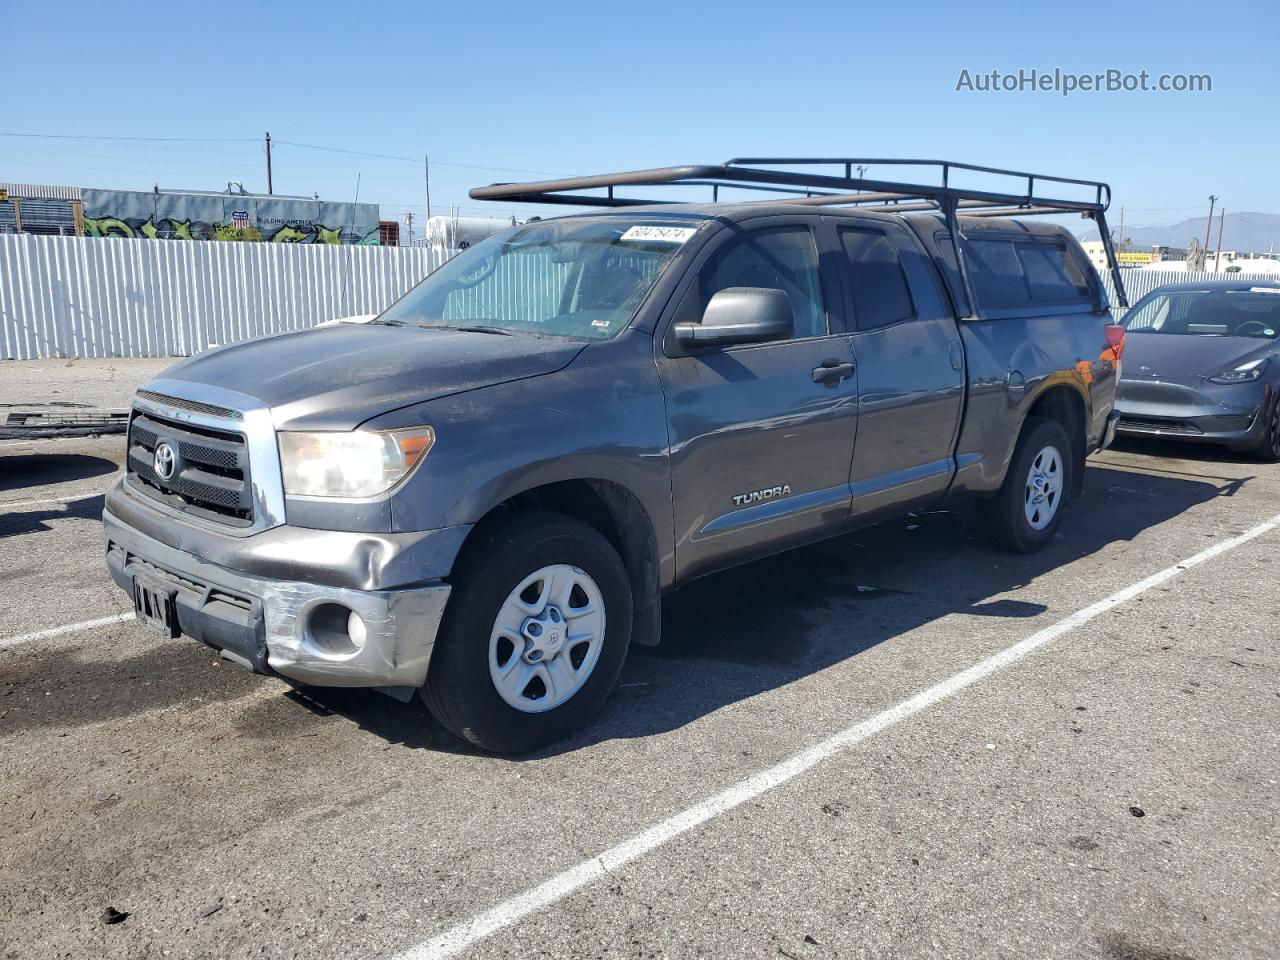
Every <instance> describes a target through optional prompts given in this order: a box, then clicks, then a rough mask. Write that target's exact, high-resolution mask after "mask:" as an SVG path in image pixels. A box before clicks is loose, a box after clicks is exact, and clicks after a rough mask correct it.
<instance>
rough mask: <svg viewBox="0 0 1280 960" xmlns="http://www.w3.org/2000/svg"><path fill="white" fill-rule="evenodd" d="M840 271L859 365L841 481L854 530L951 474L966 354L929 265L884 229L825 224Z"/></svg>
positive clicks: (925, 496)
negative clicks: (852, 440) (845, 483)
mask: <svg viewBox="0 0 1280 960" xmlns="http://www.w3.org/2000/svg"><path fill="white" fill-rule="evenodd" d="M828 223H829V225H830V227H831V229H833V230H834V232H835V237H836V246H837V248H838V249H839V251H840V255H841V256H840V260H841V264H842V266H843V268H844V276H845V284H844V286H845V295H846V298H847V303H848V315H849V320H850V326H851V327H852V328H853V334H852V339H853V353H854V357H855V360H856V362H857V365H858V439H857V446H856V448H855V449H854V452H853V465H852V468H851V470H850V474H849V484H850V489H851V496H852V510H851V514H850V516H851V519H852V521H853V522H855V523H861V522H864V521H867V520H871V519H874V518H875V517H878V516H882V515H886V514H890V513H894V512H900V511H901V510H904V509H909V508H910V507H912V506H915V505H919V504H921V503H924V502H927V501H928V500H930V499H933V498H935V497H937V496H939V495H941V494H942V493H944V492H945V491H946V489H947V486H948V485H949V484H950V482H951V477H952V475H953V473H954V471H955V459H954V456H953V452H954V449H955V440H956V431H957V430H958V428H959V423H960V414H961V410H962V408H963V404H964V384H965V371H964V351H963V348H962V347H961V344H960V333H959V330H958V328H957V325H956V319H955V316H954V315H953V313H952V311H951V307H950V304H949V302H948V301H947V299H946V297H945V295H944V293H943V290H942V286H941V278H940V277H939V275H938V272H937V269H936V268H935V266H934V264H933V262H932V261H931V260H930V259H929V257H928V255H927V254H926V253H925V251H924V249H923V247H922V246H921V245H920V243H919V241H918V240H917V239H916V237H915V236H914V235H913V234H911V233H910V232H909V231H908V230H907V229H906V228H904V227H902V226H899V225H898V224H896V223H893V222H891V221H881V220H873V219H870V218H868V219H860V218H848V219H846V218H835V217H832V218H829V219H828Z"/></svg>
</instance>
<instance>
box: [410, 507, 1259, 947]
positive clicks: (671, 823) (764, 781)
mask: <svg viewBox="0 0 1280 960" xmlns="http://www.w3.org/2000/svg"><path fill="white" fill-rule="evenodd" d="M1277 526H1280V516H1275V517H1272V518H1271V519H1270V520H1267V521H1266V522H1264V523H1260V524H1258V525H1257V526H1256V527H1253V528H1252V529H1250V530H1247V531H1246V532H1244V533H1242V534H1240V535H1239V536H1236V537H1231V538H1230V539H1228V540H1223V541H1221V542H1220V543H1217V544H1215V545H1214V546H1212V547H1209V548H1208V549H1206V550H1202V551H1201V552H1200V553H1197V554H1196V555H1195V556H1193V557H1190V558H1188V559H1186V560H1183V561H1182V562H1181V563H1177V564H1174V565H1173V566H1171V567H1166V568H1165V569H1163V570H1161V571H1160V572H1159V573H1154V574H1152V575H1151V576H1149V577H1147V578H1146V579H1145V580H1139V581H1138V582H1137V583H1135V584H1132V585H1130V586H1128V587H1125V588H1124V589H1122V590H1118V591H1116V592H1115V593H1113V594H1111V596H1109V597H1106V598H1105V599H1103V600H1099V601H1098V602H1097V603H1095V604H1092V605H1090V606H1088V607H1085V608H1084V609H1082V610H1077V611H1076V612H1075V613H1073V614H1071V615H1070V616H1069V617H1066V618H1064V619H1062V620H1059V621H1058V622H1057V623H1055V624H1053V625H1051V626H1048V627H1045V628H1044V629H1043V630H1040V631H1037V632H1036V633H1033V634H1032V635H1031V636H1029V637H1027V638H1026V639H1025V640H1021V641H1019V642H1018V643H1015V644H1014V645H1013V646H1012V647H1009V648H1008V649H1005V650H1002V651H1001V652H999V653H997V654H995V655H994V656H991V657H988V658H987V659H986V660H982V661H980V662H979V663H976V664H974V665H973V666H971V667H969V668H968V669H967V670H962V671H961V672H960V673H957V674H955V675H954V676H952V677H949V678H948V679H946V680H943V681H942V682H941V683H939V684H937V685H935V686H932V687H930V688H929V689H928V690H925V691H923V692H921V693H918V694H916V695H915V696H914V697H912V698H911V699H909V700H904V701H903V702H902V703H899V704H898V705H897V706H895V707H890V708H889V709H888V710H886V711H884V712H883V713H879V714H876V715H875V716H874V717H872V718H870V719H869V720H864V721H862V722H861V723H858V724H855V725H854V726H852V727H849V728H848V729H846V730H842V731H841V732H839V733H837V734H835V735H834V736H832V737H829V738H827V739H826V740H823V741H821V742H820V743H817V744H815V745H814V746H812V747H809V748H808V749H807V750H804V751H802V752H800V753H797V754H796V755H794V756H793V757H791V758H790V759H788V760H784V761H782V762H781V763H779V764H777V765H776V766H773V767H770V768H768V769H767V770H762V771H761V772H760V773H757V774H755V775H754V776H751V777H748V778H747V779H746V780H742V781H740V782H739V783H736V784H734V785H733V786H731V787H729V788H728V789H727V790H723V791H721V792H720V793H717V794H716V795H715V796H713V797H708V798H707V799H706V800H703V801H702V802H701V803H698V804H695V805H694V806H692V807H689V808H688V809H687V810H683V811H681V812H680V813H677V814H676V815H675V816H673V817H671V818H669V819H667V820H663V821H662V822H661V823H658V824H655V825H654V826H652V827H650V828H649V829H648V830H646V831H644V832H643V833H641V834H639V835H638V836H635V837H632V838H631V839H630V840H625V841H623V842H622V843H620V844H618V845H617V846H616V847H610V848H609V849H608V850H605V851H604V852H603V853H600V854H598V855H597V856H595V857H593V858H592V859H590V860H586V861H584V862H582V863H579V864H578V865H577V866H574V867H571V868H570V869H568V870H566V871H564V872H563V873H561V874H558V875H556V876H554V877H552V878H551V879H550V880H547V881H546V882H545V883H542V884H540V885H539V886H536V887H533V888H531V889H529V890H526V891H524V892H523V893H520V894H518V895H516V896H514V897H512V898H511V899H509V900H505V901H503V902H502V903H499V904H498V905H497V906H494V907H492V908H490V909H489V910H486V911H484V912H483V913H479V914H476V915H475V916H474V917H472V918H471V919H470V920H467V921H465V922H464V923H460V924H458V925H457V926H455V927H452V928H451V929H449V930H446V931H444V932H443V933H441V934H439V935H438V936H435V937H432V938H431V939H430V940H426V941H424V942H422V943H420V944H418V945H417V946H414V947H410V948H409V949H408V950H406V951H404V952H403V953H400V954H397V955H396V960H443V958H445V957H453V956H456V955H457V954H459V953H461V952H462V951H463V950H466V949H468V948H470V947H472V946H474V945H475V944H476V943H478V942H479V941H481V940H483V939H484V938H485V937H488V936H490V935H492V934H494V933H497V932H498V931H499V930H502V929H503V928H505V927H509V926H511V925H512V924H514V923H517V922H519V921H520V920H522V919H523V918H524V917H527V916H528V915H529V914H531V913H535V912H537V911H539V910H542V909H545V908H546V907H548V906H550V905H552V904H553V903H555V902H556V901H558V900H562V899H564V898H565V897H567V896H569V895H570V894H571V893H573V892H574V891H576V890H578V889H580V888H582V887H584V886H586V885H587V884H589V883H592V882H594V881H596V880H599V879H601V878H602V877H604V876H606V875H607V874H608V873H609V872H610V871H612V870H617V869H618V868H619V867H622V866H624V865H626V864H627V863H630V862H631V861H632V860H635V859H637V858H639V857H642V856H644V855H645V854H646V853H648V852H649V851H651V850H654V849H656V848H657V847H660V846H662V845H663V844H664V843H666V842H668V841H669V840H673V839H675V838H676V837H678V836H680V835H681V834H683V833H687V832H688V831H690V830H692V829H693V828H694V827H697V826H699V825H701V824H703V823H706V822H707V821H708V820H711V819H713V818H715V817H718V816H720V815H721V814H722V813H726V812H728V811H730V810H732V809H734V808H735V807H738V806H740V805H742V804H743V803H746V802H747V801H749V800H753V799H754V798H756V797H758V796H760V795H761V794H763V793H765V792H767V791H769V790H772V789H773V788H774V787H777V786H780V785H781V784H784V783H786V782H787V781H789V780H793V779H794V778H796V777H798V776H799V775H800V774H802V773H804V772H805V771H806V770H809V769H811V768H812V767H814V766H816V765H817V764H819V763H821V762H822V761H823V760H826V759H828V758H829V757H832V756H834V755H835V754H837V753H840V752H842V751H844V750H846V749H848V748H849V747H852V746H854V745H855V744H857V743H860V742H861V741H863V740H866V739H867V738H868V737H872V736H874V735H875V734H877V733H879V732H880V731H882V730H884V729H886V728H887V727H890V726H892V725H893V724H895V723H897V722H898V721H900V720H905V719H906V718H908V717H910V716H912V715H913V714H916V713H919V712H920V711H922V710H925V709H927V708H928V707H931V706H933V705H934V704H936V703H939V702H940V701H942V700H945V699H946V698H947V697H949V696H951V695H952V694H954V693H958V692H959V691H961V690H963V689H965V688H966V687H969V686H971V685H973V684H975V683H977V682H978V681H979V680H983V679H985V678H987V677H989V676H991V675H992V674H993V673H996V672H998V671H1000V670H1003V669H1004V668H1005V667H1007V666H1010V665H1011V664H1013V663H1016V662H1017V661H1018V660H1021V659H1022V658H1023V657H1025V656H1026V655H1027V654H1029V653H1031V652H1032V651H1034V650H1036V649H1038V648H1039V647H1042V646H1044V645H1045V644H1046V643H1049V642H1050V641H1051V640H1056V639H1057V638H1058V637H1060V636H1062V635H1063V634H1065V633H1070V632H1071V631H1072V630H1075V629H1076V628H1077V627H1081V626H1083V625H1084V624H1086V623H1088V622H1089V621H1090V620H1093V619H1094V618H1095V617H1098V616H1101V615H1102V614H1104V613H1106V612H1107V611H1108V610H1111V609H1112V608H1114V607H1118V606H1119V605H1120V604H1122V603H1125V602H1127V601H1129V600H1132V599H1133V598H1134V597H1136V596H1138V595H1139V594H1141V593H1145V592H1146V591H1147V590H1150V589H1151V588H1152V587H1156V586H1159V585H1160V584H1162V583H1164V582H1165V581H1167V580H1171V579H1173V578H1174V577H1176V576H1177V575H1178V574H1180V573H1181V572H1182V571H1184V570H1187V569H1189V568H1190V567H1194V566H1197V565H1198V564H1201V563H1204V562H1206V561H1208V560H1212V559H1213V558H1214V557H1217V556H1219V555H1220V554H1223V553H1226V552H1227V551H1228V550H1234V549H1235V548H1236V547H1238V546H1240V545H1241V544H1242V543H1247V542H1248V541H1250V540H1253V539H1256V538H1257V537H1260V536H1262V535H1263V534H1265V533H1267V532H1269V531H1271V530H1274V529H1275V528H1276V527H1277Z"/></svg>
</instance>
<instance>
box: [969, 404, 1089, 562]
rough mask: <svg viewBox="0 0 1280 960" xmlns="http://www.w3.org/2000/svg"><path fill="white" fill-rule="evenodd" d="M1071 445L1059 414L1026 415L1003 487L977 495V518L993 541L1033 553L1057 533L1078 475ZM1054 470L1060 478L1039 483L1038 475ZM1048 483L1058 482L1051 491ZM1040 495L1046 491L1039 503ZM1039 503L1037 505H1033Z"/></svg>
mask: <svg viewBox="0 0 1280 960" xmlns="http://www.w3.org/2000/svg"><path fill="white" fill-rule="evenodd" d="M1071 449H1072V445H1071V438H1070V437H1069V436H1068V435H1067V431H1066V430H1065V429H1064V428H1063V426H1062V424H1060V423H1058V422H1057V421H1056V420H1045V419H1043V418H1040V417H1035V418H1031V419H1028V420H1027V422H1026V424H1025V425H1024V426H1023V428H1022V435H1021V436H1020V437H1019V438H1018V444H1017V446H1016V447H1014V450H1013V459H1012V460H1011V461H1010V463H1009V470H1008V472H1007V473H1006V474H1005V478H1004V483H1003V484H1001V486H1000V490H999V492H998V493H996V495H995V496H993V497H989V498H987V499H985V500H979V501H978V521H979V523H980V524H981V525H982V528H983V532H984V533H985V534H986V536H987V538H988V539H989V540H990V541H991V542H992V543H993V544H995V545H996V546H999V547H1003V548H1004V549H1006V550H1010V551H1012V552H1014V553H1031V552H1032V551H1034V550H1039V549H1041V548H1042V547H1044V546H1045V545H1046V544H1048V543H1049V541H1051V540H1052V539H1053V535H1054V534H1055V533H1056V532H1057V530H1058V525H1059V524H1061V523H1062V514H1063V512H1064V511H1065V510H1066V506H1067V498H1068V496H1069V493H1070V490H1071V484H1072V482H1073V481H1074V479H1075V477H1074V470H1075V464H1074V462H1073V461H1072V459H1071ZM1054 453H1056V457H1054V456H1053V454H1054ZM1055 461H1056V463H1055ZM1053 474H1056V479H1045V481H1044V485H1043V486H1039V487H1037V486H1036V485H1035V478H1036V476H1037V475H1039V476H1040V477H1042V478H1049V477H1051V476H1052V475H1053ZM1050 487H1055V489H1054V492H1053V493H1052V495H1050V493H1049V492H1048V491H1049V488H1050ZM1037 490H1039V491H1040V494H1037V493H1036V491H1037ZM1036 495H1042V497H1043V499H1041V500H1039V501H1038V504H1037V502H1036V501H1035V496H1036ZM1037 505H1038V506H1039V510H1038V511H1036V510H1035V509H1034V508H1035V507H1036V506H1037Z"/></svg>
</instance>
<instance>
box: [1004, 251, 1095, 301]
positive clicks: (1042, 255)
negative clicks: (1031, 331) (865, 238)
mask: <svg viewBox="0 0 1280 960" xmlns="http://www.w3.org/2000/svg"><path fill="white" fill-rule="evenodd" d="M1014 247H1015V248H1016V249H1017V251H1018V259H1019V260H1021V261H1022V272H1023V274H1024V275H1025V276H1026V278H1027V287H1028V288H1029V289H1030V290H1031V299H1032V300H1033V301H1036V302H1038V303H1066V302H1069V301H1072V300H1087V299H1088V298H1089V281H1088V280H1087V279H1085V276H1084V273H1083V272H1082V271H1081V269H1080V264H1079V263H1078V262H1077V261H1076V259H1075V258H1074V257H1072V256H1069V255H1068V253H1067V248H1066V247H1065V246H1064V245H1063V244H1060V243H1015V244H1014Z"/></svg>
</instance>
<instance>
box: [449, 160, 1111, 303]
mask: <svg viewBox="0 0 1280 960" xmlns="http://www.w3.org/2000/svg"><path fill="white" fill-rule="evenodd" d="M871 166H875V167H886V166H890V167H907V168H913V169H917V170H918V169H921V168H923V170H924V171H925V173H926V179H927V178H928V175H929V174H932V176H933V177H934V178H936V179H937V180H938V181H939V182H938V183H933V184H930V183H918V182H911V181H906V180H902V181H899V180H882V179H879V178H868V177H865V176H862V170H863V169H865V168H866V167H871ZM786 167H836V168H837V170H836V171H835V172H827V173H818V172H813V171H810V170H789V169H781V168H786ZM855 171H856V172H857V173H858V176H855V175H854V174H855ZM956 172H964V173H968V174H981V175H984V176H989V177H1002V178H1005V179H1006V180H1008V181H1010V183H1011V185H1012V184H1013V183H1014V182H1016V186H1017V189H1016V190H1014V189H1009V190H1005V191H1000V190H979V189H975V188H970V187H961V186H957V185H956V184H955V183H954V176H953V175H954V174H955V173H956ZM653 186H686V187H710V188H711V202H712V203H718V202H720V191H721V190H722V189H726V188H732V189H737V190H752V191H761V192H768V193H775V194H780V195H781V196H779V197H777V198H774V199H773V200H772V202H785V203H791V204H803V205H806V206H845V207H856V208H857V209H859V210H867V211H873V212H877V213H909V212H919V211H937V212H940V213H941V214H942V215H943V216H944V217H945V218H946V222H947V225H948V227H949V229H950V232H951V238H952V243H953V245H954V247H955V252H956V263H957V264H958V265H959V270H960V277H961V281H962V283H963V286H964V292H965V295H966V298H967V299H968V302H969V304H970V305H971V306H970V309H971V310H974V311H976V309H977V307H976V304H977V301H976V300H975V298H974V296H973V289H972V286H971V283H970V279H969V268H968V265H967V262H966V258H965V255H964V246H965V242H964V238H963V234H962V233H961V230H960V224H959V221H958V219H957V217H958V214H961V213H962V214H964V215H965V216H978V217H996V216H1011V215H1021V216H1031V215H1037V216H1038V215H1044V214H1057V213H1077V214H1080V215H1082V216H1085V217H1087V218H1090V219H1092V220H1093V221H1094V222H1095V223H1096V224H1097V225H1098V233H1099V235H1100V236H1101V238H1102V242H1103V246H1104V247H1105V249H1106V254H1107V264H1108V268H1109V271H1110V273H1111V278H1112V281H1113V283H1114V285H1115V293H1116V299H1117V300H1118V301H1119V303H1120V305H1121V306H1124V307H1127V306H1128V305H1129V304H1128V300H1127V298H1126V297H1125V293H1124V283H1123V281H1122V280H1121V277H1120V267H1119V264H1118V263H1117V261H1116V255H1115V250H1114V248H1113V246H1112V243H1111V235H1110V233H1109V231H1108V230H1107V221H1106V210H1107V207H1108V206H1109V205H1110V203H1111V187H1110V186H1109V185H1107V184H1105V183H1103V182H1101V181H1099V180H1080V179H1076V178H1073V177H1055V176H1048V175H1045V174H1037V173H1025V172H1022V171H1019V170H1004V169H1000V168H998V167H983V166H977V165H975V164H971V163H956V162H954V161H950V160H907V159H888V158H884V157H875V158H854V157H836V158H833V157H738V158H735V159H733V160H729V161H726V162H725V163H721V164H692V165H686V166H678V167H658V168H655V169H652V170H631V171H623V172H620V173H602V174H596V175H593V176H585V177H566V178H563V179H557V180H539V181H534V182H531V183H495V184H491V185H490V186H487V187H476V188H474V189H473V190H472V191H471V194H470V195H471V198H472V199H473V200H501V201H506V202H510V203H550V204H567V205H572V206H584V207H593V206H594V207H637V206H647V205H653V204H659V203H670V202H671V201H670V200H660V199H645V198H641V197H634V196H620V195H619V194H618V193H617V192H616V190H615V188H617V187H624V188H633V187H653ZM1062 188H1075V190H1076V192H1078V193H1083V194H1085V195H1086V198H1085V199H1070V198H1066V197H1060V196H1049V195H1046V194H1045V191H1046V190H1048V191H1051V192H1053V193H1059V192H1064V191H1063V190H1062ZM1081 188H1083V189H1081ZM590 190H603V191H605V192H604V193H603V194H599V193H584V192H583V191H590ZM628 192H630V191H628Z"/></svg>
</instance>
